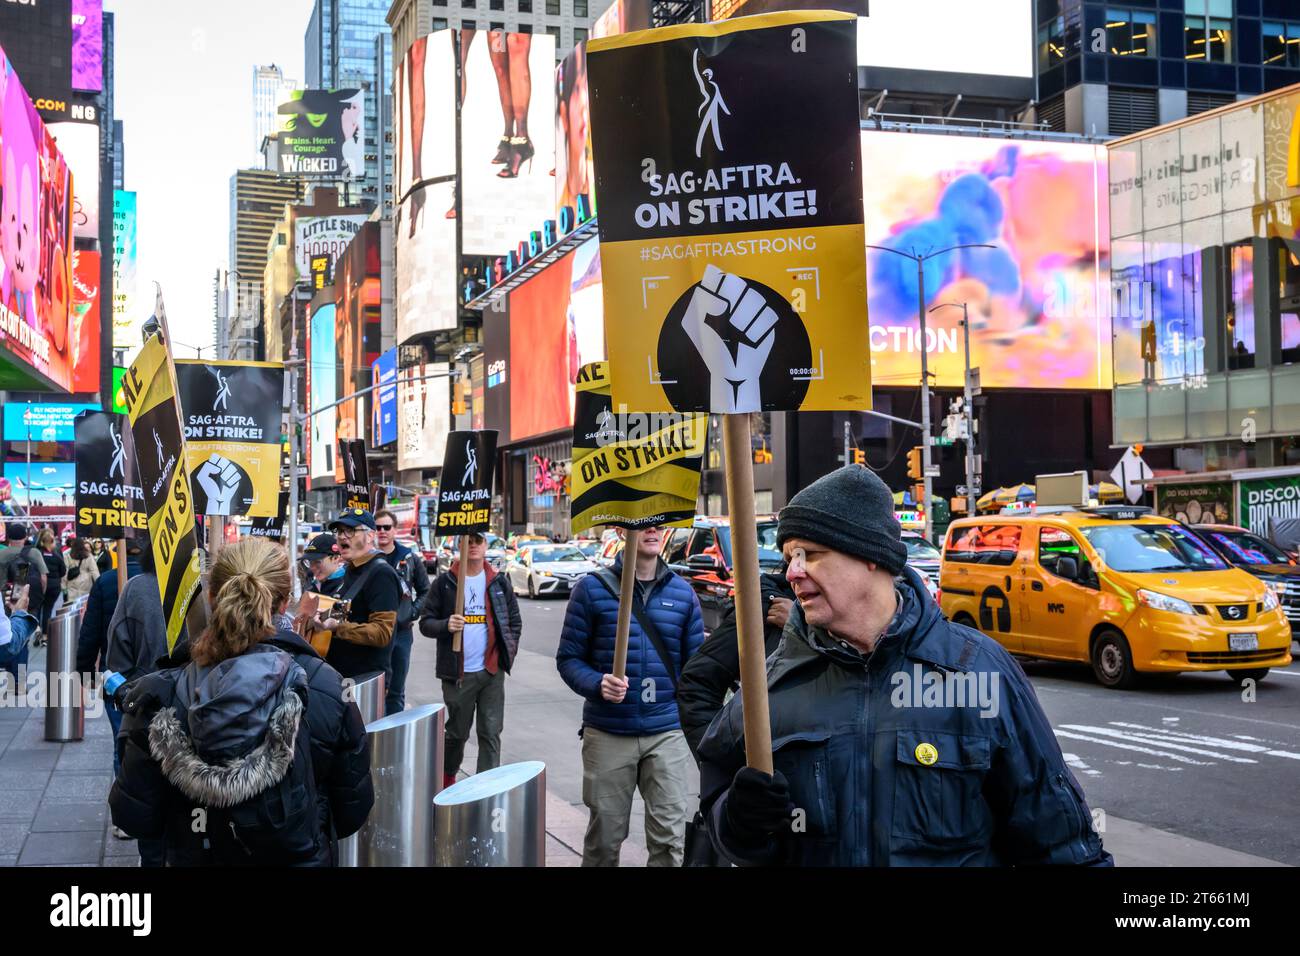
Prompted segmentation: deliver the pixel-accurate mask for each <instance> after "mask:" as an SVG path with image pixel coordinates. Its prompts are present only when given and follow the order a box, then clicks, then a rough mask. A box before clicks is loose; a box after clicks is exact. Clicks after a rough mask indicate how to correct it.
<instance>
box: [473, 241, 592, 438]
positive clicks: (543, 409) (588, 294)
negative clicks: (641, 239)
mask: <svg viewBox="0 0 1300 956" xmlns="http://www.w3.org/2000/svg"><path fill="white" fill-rule="evenodd" d="M599 250H600V245H599V242H598V241H597V240H595V239H592V240H590V241H588V242H585V243H583V244H582V245H581V246H579V247H578V248H577V249H575V250H574V251H573V252H571V253H569V254H568V255H566V256H565V257H564V258H562V259H560V260H559V261H558V262H556V263H555V264H553V265H551V266H548V267H547V268H545V269H543V270H542V271H541V272H539V273H538V274H537V275H536V276H534V277H533V278H531V279H529V280H528V281H527V282H525V283H523V284H522V285H521V286H519V288H518V289H516V290H515V291H514V292H512V293H511V294H510V309H509V341H510V363H509V364H510V366H511V367H513V368H514V369H515V371H516V374H515V375H514V377H513V381H512V382H511V383H510V387H509V390H508V395H509V401H510V415H509V422H508V430H506V431H504V432H503V434H508V435H509V440H510V441H511V442H518V441H523V440H525V439H529V438H534V437H536V436H538V435H543V434H546V433H548V432H553V431H558V430H560V429H563V428H568V427H570V426H571V425H572V424H573V406H574V383H575V382H576V381H577V378H578V370H579V369H580V368H581V367H582V366H583V365H586V364H588V363H590V362H597V361H600V360H601V359H603V358H604V357H605V332H604V307H603V303H602V297H601V273H600V254H599ZM488 321H490V319H489V316H488V314H487V313H485V315H484V322H485V325H486V323H487V322H488ZM492 334H493V333H488V336H489V337H490V336H491V335H492ZM488 359H489V361H491V360H492V359H493V355H492V352H491V350H490V349H489V350H488ZM520 369H526V370H527V371H526V373H524V374H519V370H520ZM488 386H489V393H488V394H491V388H492V387H493V383H492V372H491V370H489V373H488ZM489 427H493V428H498V429H499V430H500V429H501V423H498V422H489Z"/></svg>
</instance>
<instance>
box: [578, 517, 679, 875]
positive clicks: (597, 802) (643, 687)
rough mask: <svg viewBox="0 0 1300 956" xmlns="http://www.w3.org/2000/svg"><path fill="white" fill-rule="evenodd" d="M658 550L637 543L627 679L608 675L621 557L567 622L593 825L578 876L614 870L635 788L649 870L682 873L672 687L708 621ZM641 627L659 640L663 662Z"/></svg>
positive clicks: (657, 536)
mask: <svg viewBox="0 0 1300 956" xmlns="http://www.w3.org/2000/svg"><path fill="white" fill-rule="evenodd" d="M663 540H664V534H663V529H662V528H649V529H646V530H643V531H642V532H641V534H640V537H639V539H638V543H637V553H636V556H635V562H636V570H635V573H636V588H635V590H634V592H633V602H634V608H635V609H636V611H637V612H638V613H633V615H632V620H631V626H630V629H629V631H628V642H627V673H626V676H625V677H624V678H621V679H620V678H616V677H614V676H613V674H612V671H613V669H614V635H615V632H616V631H617V628H618V581H619V579H620V578H621V576H622V573H623V557H620V558H619V559H618V561H617V562H616V563H615V564H614V573H613V575H612V576H606V578H605V579H604V580H602V575H601V574H600V573H596V574H589V575H588V576H587V577H585V578H583V579H582V580H581V581H580V582H578V585H577V586H576V587H575V588H574V589H573V596H572V597H571V598H570V599H569V607H568V610H567V611H566V613H565V615H564V629H563V630H562V631H561V632H560V646H559V649H558V650H557V651H556V654H555V663H556V666H557V667H558V668H559V671H560V676H561V677H562V678H564V682H565V683H566V684H568V685H569V686H570V687H571V688H573V690H574V692H575V693H577V694H579V695H581V696H582V697H583V699H584V700H586V704H585V705H584V706H583V708H582V731H581V734H582V770H583V773H582V799H583V802H584V803H585V804H586V805H587V808H588V809H589V810H590V811H591V819H590V821H589V822H588V824H587V834H586V838H585V840H584V841H583V847H582V865H583V866H618V854H619V849H620V847H622V845H623V841H624V840H625V839H627V832H628V820H629V818H630V816H631V813H632V793H633V790H634V789H637V788H639V789H640V791H641V798H642V799H643V800H644V801H645V806H646V849H647V850H648V851H649V865H650V866H681V865H682V850H683V844H684V843H685V839H686V808H687V802H688V799H689V796H688V774H689V770H690V766H691V752H690V749H689V748H688V747H687V746H686V738H685V737H684V736H683V734H682V730H681V724H680V722H679V721H678V718H677V681H678V678H679V677H680V675H681V672H682V667H683V666H684V665H685V664H686V661H687V660H689V659H690V657H691V656H692V655H693V654H694V653H695V652H696V651H697V650H699V648H700V644H701V643H703V641H704V620H703V618H702V617H701V615H700V602H699V600H698V599H697V598H696V597H695V591H694V590H692V588H691V586H690V584H688V583H687V582H686V581H684V580H682V579H681V578H680V577H678V576H677V575H676V574H674V573H673V572H672V571H670V570H669V569H668V565H666V564H665V563H664V562H663V561H662V560H661V559H660V557H659V551H660V549H661V548H662V546H663ZM625 556H626V555H624V557H625ZM639 617H644V618H645V619H646V620H648V621H649V623H650V625H651V627H653V629H654V630H655V631H656V632H657V636H658V642H659V644H660V645H661V646H662V648H663V653H662V654H661V653H660V652H659V651H657V650H656V649H655V640H654V639H652V637H650V636H648V635H647V634H646V633H645V631H644V629H643V628H642V626H641V623H640V621H639V620H638V618H639ZM665 655H666V656H667V660H665V659H664V657H665Z"/></svg>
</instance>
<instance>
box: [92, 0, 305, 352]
mask: <svg viewBox="0 0 1300 956" xmlns="http://www.w3.org/2000/svg"><path fill="white" fill-rule="evenodd" d="M104 9H105V10H111V11H112V12H113V13H114V14H116V18H115V19H116V24H115V25H116V31H117V33H116V45H115V52H116V63H115V68H116V86H115V102H114V114H115V118H116V119H119V120H122V121H123V122H124V123H125V124H126V126H125V143H126V183H125V186H126V188H127V189H128V190H135V191H136V192H137V193H138V194H139V196H138V200H137V201H138V204H139V245H140V250H139V256H140V265H139V301H140V304H141V305H142V306H143V307H144V308H145V310H146V312H145V315H146V316H147V315H148V311H147V310H148V309H149V308H150V307H151V306H152V304H153V282H154V281H155V280H156V281H158V282H159V283H161V284H162V289H163V299H164V301H165V302H166V304H167V318H168V321H169V323H170V325H171V329H172V336H173V338H174V339H175V340H176V341H177V342H178V343H187V344H191V345H207V344H210V343H211V342H212V275H213V272H214V271H215V270H216V269H218V268H221V267H224V266H226V265H227V263H226V259H227V257H228V254H229V246H230V177H231V175H232V174H233V173H234V172H235V170H236V169H239V168H244V167H247V166H248V164H249V163H250V160H251V159H252V157H253V156H254V154H255V149H256V147H255V145H254V143H253V67H254V66H256V65H262V64H269V63H275V64H276V65H278V66H279V67H280V68H281V69H283V70H284V71H285V73H286V75H288V76H289V77H291V78H292V79H295V80H298V81H299V82H300V83H301V82H302V79H303V34H304V33H305V32H306V30H307V20H308V17H309V16H310V15H311V9H312V0H223V2H222V3H221V4H209V3H199V2H195V0H105V3H104ZM232 298H233V296H232ZM186 354H189V355H190V356H193V354H194V353H193V352H192V351H190V350H188V349H184V348H179V349H177V355H178V357H183V356H185V355H186Z"/></svg>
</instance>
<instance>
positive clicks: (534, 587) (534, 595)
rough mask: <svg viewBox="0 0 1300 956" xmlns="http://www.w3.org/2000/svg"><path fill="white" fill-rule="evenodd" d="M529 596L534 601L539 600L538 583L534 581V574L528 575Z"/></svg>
mask: <svg viewBox="0 0 1300 956" xmlns="http://www.w3.org/2000/svg"><path fill="white" fill-rule="evenodd" d="M528 596H529V597H530V598H532V599H533V600H534V601H535V600H537V585H536V584H534V583H533V576H532V575H531V574H530V575H528Z"/></svg>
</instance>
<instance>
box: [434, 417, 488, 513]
mask: <svg viewBox="0 0 1300 956" xmlns="http://www.w3.org/2000/svg"><path fill="white" fill-rule="evenodd" d="M496 457H497V433H496V432H495V431H491V430H487V431H462V432H451V433H450V434H449V435H447V450H446V451H445V452H443V458H442V475H441V476H440V477H439V478H438V522H437V532H438V534H483V533H484V532H486V531H487V530H488V526H489V525H490V524H491V521H492V472H493V470H494V466H495V464H496Z"/></svg>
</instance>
